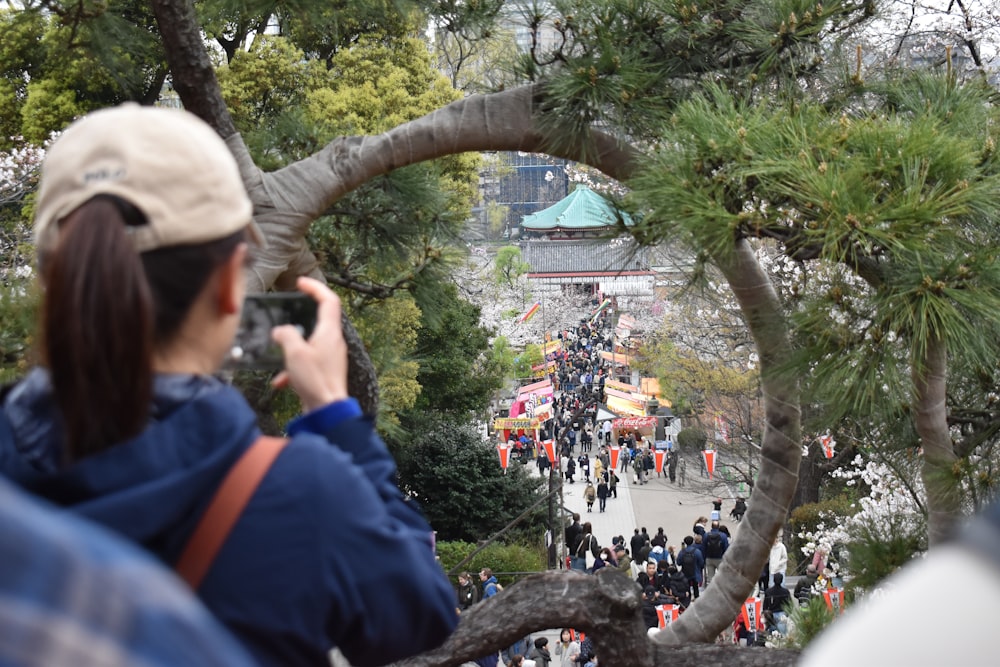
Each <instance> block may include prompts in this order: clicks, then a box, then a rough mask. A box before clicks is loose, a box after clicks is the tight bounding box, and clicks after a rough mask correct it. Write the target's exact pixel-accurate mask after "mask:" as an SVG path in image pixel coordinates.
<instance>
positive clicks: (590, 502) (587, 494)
mask: <svg viewBox="0 0 1000 667" xmlns="http://www.w3.org/2000/svg"><path fill="white" fill-rule="evenodd" d="M596 497H597V491H596V490H595V489H594V485H593V483H592V482H591V481H590V480H587V488H585V489H584V490H583V499H584V500H586V501H587V511H588V512H592V511H594V498H596ZM601 511H602V512H603V511H604V510H601Z"/></svg>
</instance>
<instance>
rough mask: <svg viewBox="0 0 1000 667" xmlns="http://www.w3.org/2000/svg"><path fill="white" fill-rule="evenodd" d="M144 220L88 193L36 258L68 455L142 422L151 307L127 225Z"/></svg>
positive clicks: (101, 445)
mask: <svg viewBox="0 0 1000 667" xmlns="http://www.w3.org/2000/svg"><path fill="white" fill-rule="evenodd" d="M136 216H138V218H136ZM143 222H144V220H143V219H142V216H141V214H140V213H139V212H138V211H136V210H135V209H134V208H132V207H131V206H129V205H128V204H126V203H125V202H122V201H121V200H118V199H116V198H112V197H107V196H99V197H95V198H94V199H91V200H90V201H88V202H86V203H85V204H83V205H82V206H80V207H79V208H77V209H76V210H75V211H74V212H73V213H71V214H70V215H68V216H67V217H66V218H65V219H64V220H63V221H61V223H60V225H61V227H60V233H59V240H58V242H57V244H56V246H55V247H54V248H52V249H50V250H49V251H48V252H46V253H44V255H43V256H42V257H41V262H40V267H41V274H42V280H43V282H44V285H45V298H44V304H43V306H42V350H43V354H44V358H45V361H46V363H47V364H48V367H49V372H50V373H51V377H52V385H53V391H54V394H55V401H56V405H57V406H58V407H59V411H60V413H61V415H62V419H63V428H64V432H65V434H66V441H67V450H66V453H67V457H68V459H69V460H70V461H74V460H77V459H80V458H82V457H84V456H86V455H88V454H92V453H95V452H97V451H101V450H103V449H105V448H106V447H108V446H110V445H112V444H115V443H118V442H121V441H122V440H125V439H127V438H129V437H131V436H133V435H136V434H137V433H139V432H140V431H141V430H142V428H143V427H144V426H145V424H146V421H147V417H148V413H149V403H150V399H151V396H152V385H153V371H152V354H153V322H154V309H153V301H152V297H151V295H150V289H149V286H148V283H147V281H146V277H145V272H144V270H143V266H142V262H141V260H140V258H139V255H138V254H137V253H136V252H135V249H134V248H133V246H132V241H131V239H130V238H129V236H128V233H127V231H126V225H129V224H133V225H134V224H142V223H143Z"/></svg>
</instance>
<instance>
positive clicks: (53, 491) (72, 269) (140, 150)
mask: <svg viewBox="0 0 1000 667" xmlns="http://www.w3.org/2000/svg"><path fill="white" fill-rule="evenodd" d="M251 214H252V210H251V203H250V201H249V198H248V197H247V194H246V191H245V189H244V186H243V183H242V181H241V179H240V175H239V171H238V169H237V166H236V163H235V161H234V159H233V158H232V156H231V155H230V154H229V151H228V150H227V148H226V146H225V143H224V142H223V141H222V140H221V139H220V138H219V137H218V136H217V135H216V134H215V132H214V131H212V130H211V128H209V127H208V126H207V125H206V124H204V123H203V122H201V121H200V120H198V119H197V118H195V117H194V116H193V115H191V114H189V113H187V112H184V111H176V110H168V109H160V108H149V107H145V108H143V107H138V106H136V105H125V106H122V107H118V108H115V109H108V110H104V111H98V112H95V113H93V114H90V115H89V116H87V117H85V118H83V119H82V120H80V121H78V122H76V123H74V124H73V125H72V126H70V128H69V129H67V130H66V131H65V132H64V133H63V135H62V136H61V137H60V138H59V139H58V140H57V141H56V142H55V144H54V145H53V146H52V148H51V150H50V151H49V154H48V156H47V158H46V161H45V164H44V165H43V168H42V176H41V183H40V189H39V193H38V200H37V207H36V219H35V237H36V244H37V252H38V265H39V277H40V282H41V286H42V289H43V301H42V305H41V325H40V335H39V341H40V357H41V365H40V366H39V367H38V368H35V369H33V370H31V371H30V372H29V373H28V375H27V376H26V377H25V378H24V379H23V380H22V381H21V382H19V383H18V384H16V385H15V386H13V387H10V388H8V389H7V390H5V391H4V393H3V395H2V405H0V471H2V472H3V474H5V475H6V476H8V477H10V478H11V479H13V480H15V481H16V482H17V483H19V484H20V485H21V486H22V487H24V488H26V489H28V490H29V491H32V492H34V493H36V494H38V495H40V496H43V497H45V498H47V499H48V500H49V501H51V502H53V503H56V504H58V505H61V506H63V507H65V508H66V509H68V510H70V511H72V512H74V513H76V514H78V515H80V516H82V517H86V518H88V519H91V520H94V521H96V522H99V523H101V524H104V525H105V526H107V527H109V528H111V529H113V530H115V531H117V532H118V533H120V534H122V535H124V536H126V537H127V538H129V539H131V540H133V541H134V542H136V543H138V544H140V545H142V546H144V547H145V548H146V549H148V550H149V551H151V552H153V553H154V554H155V555H156V556H157V557H159V559H160V560H162V561H163V563H164V564H166V565H167V566H168V567H176V566H177V563H178V560H179V559H180V558H181V555H182V554H184V553H186V552H185V549H186V547H187V545H188V543H189V540H191V537H192V533H193V532H194V531H195V529H196V526H198V525H199V521H200V520H201V518H202V515H203V514H205V512H206V508H207V507H208V506H209V505H210V502H211V501H212V499H213V496H214V495H215V494H216V492H217V491H218V489H219V487H220V484H221V483H222V482H223V480H224V479H226V477H227V474H228V473H229V472H230V469H231V468H233V466H234V465H235V464H236V463H237V462H238V461H242V460H243V459H241V457H243V455H244V453H245V452H247V451H248V450H251V449H254V450H256V449H257V448H256V445H255V443H257V441H258V437H259V436H260V430H259V428H258V426H257V421H256V417H255V415H254V413H253V411H252V410H251V409H250V407H249V405H248V404H247V403H246V401H245V400H244V398H243V397H242V396H241V395H240V394H239V392H237V391H236V390H235V389H233V388H232V387H230V386H228V385H227V384H225V383H224V382H222V381H220V380H218V379H217V378H216V377H215V376H214V374H215V373H216V372H217V371H218V369H219V367H220V365H221V364H222V362H223V360H224V358H225V357H226V355H227V353H228V352H229V350H230V348H231V347H232V344H233V336H234V333H235V331H236V329H237V324H238V322H239V319H240V311H241V307H242V303H243V298H244V272H245V271H246V270H247V266H248V261H247V256H248V252H249V249H248V242H253V241H258V242H259V233H258V232H257V230H256V228H255V227H254V225H253V223H252V221H251ZM299 288H300V289H301V290H302V291H303V292H305V293H306V294H308V295H309V296H310V297H312V298H313V299H315V300H316V301H317V302H318V321H317V325H316V328H315V331H314V332H313V334H312V335H311V336H310V337H309V339H308V340H304V339H303V338H302V336H301V335H299V333H298V332H297V331H296V330H295V329H294V328H293V327H289V326H285V327H278V328H276V329H275V330H274V332H273V338H274V340H275V341H276V342H277V343H279V344H280V345H281V347H282V348H283V351H284V355H285V370H284V372H283V373H281V374H280V375H279V376H278V379H277V380H276V382H277V384H279V385H285V384H287V385H288V386H290V387H291V388H292V389H294V390H295V392H296V393H297V394H298V396H299V398H300V399H301V402H302V407H303V411H304V413H305V414H304V416H302V417H300V418H299V419H297V420H295V421H293V422H292V423H291V424H290V425H289V427H288V429H287V430H288V434H289V438H290V439H289V440H288V441H287V443H286V444H284V446H283V448H280V449H279V450H277V451H278V453H277V455H276V458H274V460H273V462H272V463H271V464H270V466H269V467H265V470H266V472H265V473H263V474H264V476H263V479H262V481H260V483H259V486H258V487H257V488H256V490H255V491H252V494H251V495H250V496H249V500H248V502H247V503H246V505H245V506H244V507H243V509H242V512H238V513H237V518H236V519H235V523H234V524H233V527H232V530H231V532H230V533H229V534H228V537H226V538H225V539H224V540H221V546H220V547H219V550H218V551H217V553H216V554H215V556H214V558H211V559H209V560H208V562H207V563H205V566H204V576H203V578H200V581H196V582H195V587H196V588H197V592H198V595H199V596H200V597H201V599H202V601H203V602H204V603H205V604H206V606H208V608H209V609H210V610H211V611H212V612H213V613H214V614H215V615H216V616H217V617H218V618H219V619H220V620H221V621H222V622H223V623H224V624H225V625H226V626H227V627H228V628H229V629H230V631H232V632H233V633H234V634H235V635H236V636H237V638H238V639H240V640H241V641H242V642H243V643H244V644H245V645H246V646H247V648H249V649H250V651H251V652H252V653H253V654H254V655H255V657H256V658H257V659H258V660H259V661H260V662H261V663H262V664H270V665H327V664H329V662H328V653H329V651H330V649H331V648H333V647H334V646H336V647H339V648H340V650H341V651H342V652H343V653H344V655H345V656H346V657H347V658H348V659H349V660H350V661H351V662H352V663H353V664H355V665H369V664H382V663H386V662H391V661H393V660H397V659H400V658H403V657H405V656H408V655H411V654H414V653H419V652H422V651H425V650H428V649H430V648H433V647H435V646H437V645H438V644H440V643H441V642H442V641H443V640H444V639H445V638H446V636H447V635H448V633H449V632H450V631H451V630H452V628H453V627H454V624H455V621H456V614H455V604H454V591H453V589H452V587H451V586H450V585H449V583H448V580H447V578H446V577H445V576H444V574H443V572H442V571H441V568H440V567H439V566H438V564H437V563H436V562H435V559H434V553H433V550H432V547H431V532H430V527H429V526H428V525H427V523H426V522H425V521H424V519H423V518H422V517H421V515H420V514H419V512H418V511H417V510H416V509H415V508H414V506H413V505H412V504H411V503H408V502H406V499H405V498H404V497H403V495H402V493H400V491H399V489H398V488H397V487H396V486H395V483H394V482H393V477H394V475H395V464H394V462H393V460H392V459H391V457H390V456H389V454H388V452H387V450H386V448H385V445H384V444H383V442H382V441H381V439H380V438H379V437H378V435H377V434H376V433H375V431H374V429H373V425H372V421H371V420H370V419H367V418H364V417H362V415H361V411H360V409H359V407H358V404H357V402H356V401H354V400H353V399H351V398H349V397H348V395H347V350H346V345H345V342H344V339H343V334H342V332H341V327H340V304H339V301H338V299H337V297H336V295H334V294H333V293H332V292H331V291H330V290H329V289H327V288H326V287H325V286H324V285H322V284H321V283H319V282H317V281H314V280H309V279H300V280H299ZM182 569H183V568H182ZM179 571H180V570H179ZM188 580H189V581H191V579H188Z"/></svg>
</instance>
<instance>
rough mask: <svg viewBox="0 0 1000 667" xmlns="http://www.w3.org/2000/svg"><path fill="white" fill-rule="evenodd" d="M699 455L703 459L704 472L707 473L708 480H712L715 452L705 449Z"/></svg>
mask: <svg viewBox="0 0 1000 667" xmlns="http://www.w3.org/2000/svg"><path fill="white" fill-rule="evenodd" d="M701 455H702V456H703V457H704V458H705V470H707V471H708V478H709V479H712V473H714V472H715V450H714V449H706V450H704V451H702V453H701Z"/></svg>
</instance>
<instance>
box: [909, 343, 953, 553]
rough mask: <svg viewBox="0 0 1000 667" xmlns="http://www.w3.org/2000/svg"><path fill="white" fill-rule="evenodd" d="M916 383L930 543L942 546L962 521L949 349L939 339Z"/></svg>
mask: <svg viewBox="0 0 1000 667" xmlns="http://www.w3.org/2000/svg"><path fill="white" fill-rule="evenodd" d="M910 374H911V377H912V379H913V412H914V417H913V421H914V425H915V426H916V429H917V434H918V435H919V436H920V442H921V445H922V446H923V449H924V465H923V468H922V470H921V477H922V478H923V480H924V488H925V489H926V490H927V539H928V542H929V543H930V545H931V546H934V545H936V544H940V543H941V542H942V541H943V540H944V539H945V538H946V537H948V535H949V534H950V533H951V531H952V530H953V529H954V528H955V527H956V526H958V525H959V522H960V521H961V520H962V498H961V493H960V488H959V480H958V475H957V474H956V470H955V464H956V463H957V462H958V455H957V454H956V453H955V448H954V445H953V443H952V440H951V434H950V432H949V429H948V414H947V410H946V407H945V398H946V392H947V387H948V349H947V345H946V344H945V343H944V341H942V340H941V339H940V338H938V337H934V338H932V339H931V340H929V341H926V343H925V349H924V356H923V359H915V360H914V362H913V366H912V369H911V371H910Z"/></svg>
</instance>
